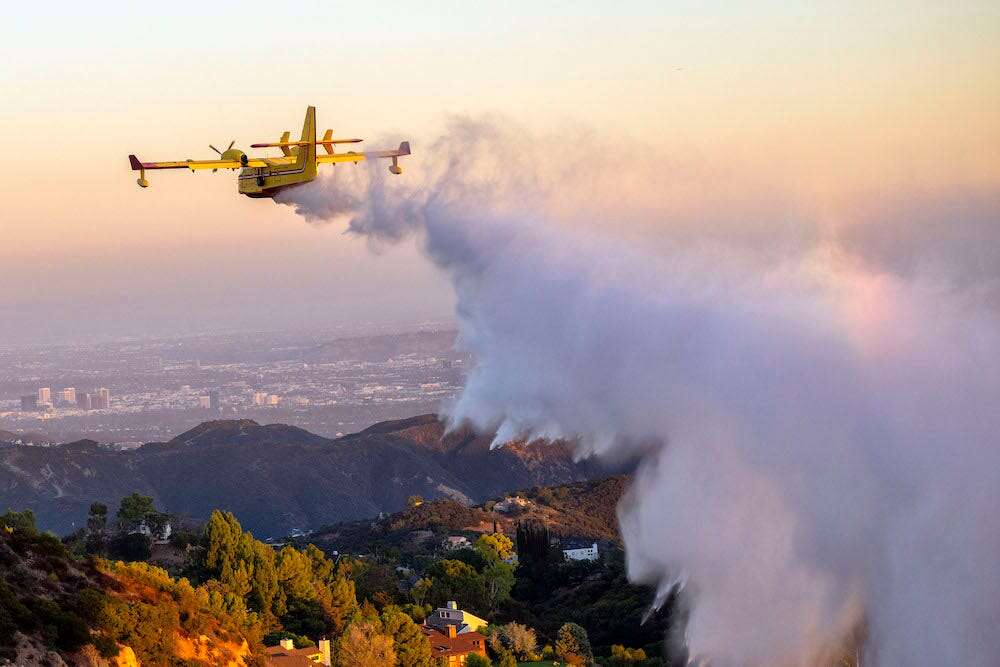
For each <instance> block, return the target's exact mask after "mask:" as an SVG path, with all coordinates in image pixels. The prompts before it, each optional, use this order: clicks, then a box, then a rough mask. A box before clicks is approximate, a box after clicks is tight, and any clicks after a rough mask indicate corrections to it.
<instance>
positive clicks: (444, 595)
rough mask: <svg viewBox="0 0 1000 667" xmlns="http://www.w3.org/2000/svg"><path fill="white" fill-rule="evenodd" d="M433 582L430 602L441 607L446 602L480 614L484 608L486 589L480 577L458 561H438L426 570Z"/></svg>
mask: <svg viewBox="0 0 1000 667" xmlns="http://www.w3.org/2000/svg"><path fill="white" fill-rule="evenodd" d="M427 573H428V574H429V575H430V576H431V578H432V579H433V580H434V587H433V588H432V589H431V594H430V602H431V604H432V605H434V606H437V607H441V606H444V603H445V602H447V601H448V600H455V601H457V602H458V603H459V606H461V607H463V608H465V609H470V610H473V611H476V610H478V611H480V612H482V611H483V610H484V608H485V606H486V605H485V597H486V587H485V583H484V581H483V577H482V575H480V574H479V573H478V572H476V571H475V569H473V568H472V567H471V566H470V565H467V564H465V563H463V562H462V561H458V560H439V561H437V562H436V563H434V564H433V565H431V566H430V568H428V571H427Z"/></svg>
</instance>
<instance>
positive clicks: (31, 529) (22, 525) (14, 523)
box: [0, 510, 38, 535]
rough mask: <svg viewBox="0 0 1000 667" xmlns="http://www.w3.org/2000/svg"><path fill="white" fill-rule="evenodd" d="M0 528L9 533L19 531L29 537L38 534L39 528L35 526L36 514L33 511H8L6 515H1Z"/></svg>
mask: <svg viewBox="0 0 1000 667" xmlns="http://www.w3.org/2000/svg"><path fill="white" fill-rule="evenodd" d="M0 526H2V527H3V528H4V529H6V530H7V532H13V531H15V530H18V531H21V532H23V533H26V534H28V535H34V534H35V533H37V532H38V528H37V527H36V526H35V513H34V512H32V511H31V510H24V511H23V512H15V511H13V510H7V511H6V512H5V513H4V514H0Z"/></svg>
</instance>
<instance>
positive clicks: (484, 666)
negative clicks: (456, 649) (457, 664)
mask: <svg viewBox="0 0 1000 667" xmlns="http://www.w3.org/2000/svg"><path fill="white" fill-rule="evenodd" d="M465 667H493V663H492V662H491V661H490V659H489V658H487V657H486V656H485V655H479V654H478V653H470V654H469V655H468V656H467V657H466V658H465Z"/></svg>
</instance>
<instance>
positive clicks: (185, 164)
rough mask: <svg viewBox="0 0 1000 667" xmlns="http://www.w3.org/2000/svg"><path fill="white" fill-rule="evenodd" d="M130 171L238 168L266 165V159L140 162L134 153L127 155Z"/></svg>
mask: <svg viewBox="0 0 1000 667" xmlns="http://www.w3.org/2000/svg"><path fill="white" fill-rule="evenodd" d="M128 161H129V164H131V165H132V171H142V170H145V169H191V170H192V171H193V170H195V169H239V168H240V167H266V166H267V165H268V161H267V160H264V159H261V158H249V159H248V160H247V162H246V164H243V163H242V162H241V161H240V160H175V161H172V162H140V161H139V158H137V157H136V156H134V155H129V156H128Z"/></svg>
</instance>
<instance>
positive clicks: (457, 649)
mask: <svg viewBox="0 0 1000 667" xmlns="http://www.w3.org/2000/svg"><path fill="white" fill-rule="evenodd" d="M420 629H421V630H422V631H423V633H424V635H425V636H426V637H427V639H429V640H430V642H431V653H432V654H433V655H434V657H436V658H446V657H448V656H450V655H466V654H467V653H473V652H475V653H480V654H483V655H486V637H485V636H483V635H481V634H479V633H478V632H463V633H462V634H460V635H457V636H455V637H449V636H448V635H447V634H445V633H443V632H441V631H440V630H438V629H437V628H432V627H430V626H428V625H422V626H420Z"/></svg>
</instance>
